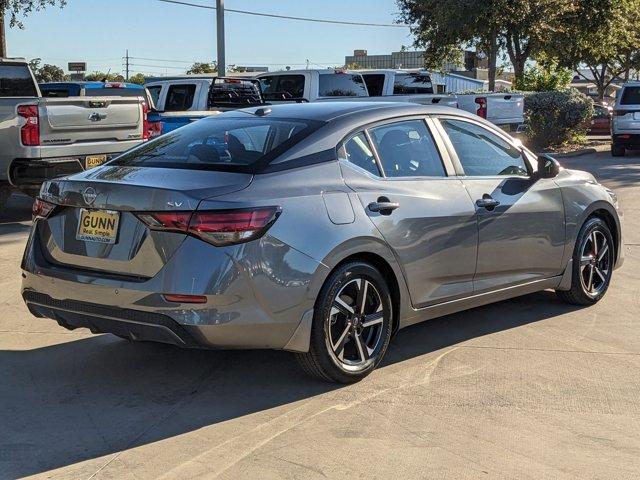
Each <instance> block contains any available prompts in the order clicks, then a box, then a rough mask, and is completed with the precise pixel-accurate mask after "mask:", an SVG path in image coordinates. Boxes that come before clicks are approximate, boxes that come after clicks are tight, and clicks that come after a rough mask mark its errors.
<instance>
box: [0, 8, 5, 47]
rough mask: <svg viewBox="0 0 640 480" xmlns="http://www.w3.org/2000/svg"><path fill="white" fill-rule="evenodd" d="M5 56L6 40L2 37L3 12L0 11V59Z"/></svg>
mask: <svg viewBox="0 0 640 480" xmlns="http://www.w3.org/2000/svg"><path fill="white" fill-rule="evenodd" d="M6 56H7V39H6V37H5V36H4V10H2V11H0V57H2V58H5V57H6Z"/></svg>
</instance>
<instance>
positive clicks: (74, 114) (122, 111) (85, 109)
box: [39, 97, 144, 145]
mask: <svg viewBox="0 0 640 480" xmlns="http://www.w3.org/2000/svg"><path fill="white" fill-rule="evenodd" d="M142 103H143V99H142V98H137V97H71V98H43V99H40V102H39V105H40V118H41V122H40V136H41V139H42V144H43V145H47V144H48V145H69V144H75V143H84V142H95V141H104V140H113V141H125V140H135V139H142V130H143V115H144V113H143V107H142Z"/></svg>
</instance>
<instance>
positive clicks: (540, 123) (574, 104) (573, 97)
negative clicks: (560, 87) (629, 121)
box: [524, 88, 593, 148]
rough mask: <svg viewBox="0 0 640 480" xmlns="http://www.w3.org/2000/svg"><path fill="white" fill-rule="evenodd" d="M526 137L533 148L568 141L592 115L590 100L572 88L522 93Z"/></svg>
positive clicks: (582, 133)
mask: <svg viewBox="0 0 640 480" xmlns="http://www.w3.org/2000/svg"><path fill="white" fill-rule="evenodd" d="M524 110H525V116H526V118H527V121H528V125H527V137H528V138H529V140H530V142H531V145H532V146H533V147H535V148H547V147H553V146H558V145H562V144H565V143H569V142H571V141H573V140H574V139H576V138H577V137H579V136H581V135H584V134H585V133H586V131H587V128H588V122H589V120H590V119H591V116H592V115H593V101H592V100H591V99H590V98H589V97H588V96H586V95H584V94H583V93H580V92H578V91H577V90H576V89H573V88H572V89H567V90H564V91H558V92H537V93H531V94H527V95H525V100H524Z"/></svg>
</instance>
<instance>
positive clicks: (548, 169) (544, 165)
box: [538, 154, 562, 178]
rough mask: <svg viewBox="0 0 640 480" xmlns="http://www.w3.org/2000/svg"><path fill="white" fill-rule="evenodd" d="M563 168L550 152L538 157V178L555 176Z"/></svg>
mask: <svg viewBox="0 0 640 480" xmlns="http://www.w3.org/2000/svg"><path fill="white" fill-rule="evenodd" d="M561 168H562V167H561V166H560V164H559V163H558V161H557V160H556V159H555V158H553V157H552V156H551V155H549V154H544V155H540V156H539V157H538V178H554V177H556V176H557V175H558V173H560V169H561Z"/></svg>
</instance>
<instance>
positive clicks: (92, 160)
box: [85, 155, 107, 170]
mask: <svg viewBox="0 0 640 480" xmlns="http://www.w3.org/2000/svg"><path fill="white" fill-rule="evenodd" d="M106 161H107V156H106V155H88V156H87V157H86V158H85V165H86V166H87V170H89V169H90V168H95V167H98V166H100V165H102V164H103V163H104V162H106Z"/></svg>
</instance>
